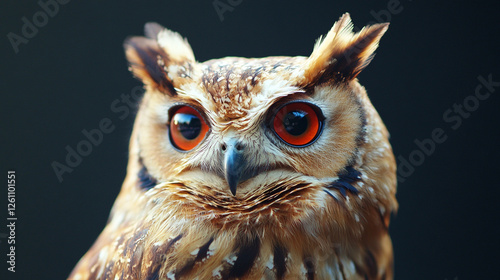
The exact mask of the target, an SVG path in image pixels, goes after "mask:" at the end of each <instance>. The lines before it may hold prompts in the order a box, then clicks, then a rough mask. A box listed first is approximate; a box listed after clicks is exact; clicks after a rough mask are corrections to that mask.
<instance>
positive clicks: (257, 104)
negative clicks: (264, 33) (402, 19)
mask: <svg viewBox="0 0 500 280" xmlns="http://www.w3.org/2000/svg"><path fill="white" fill-rule="evenodd" d="M387 27H388V24H376V25H372V26H368V27H365V28H363V29H362V30H361V31H360V32H358V33H354V32H353V31H352V29H353V24H352V22H351V19H350V16H349V14H347V13H346V14H344V15H343V16H342V17H341V18H340V19H339V20H338V21H337V22H336V23H335V24H334V26H333V27H332V29H331V30H330V31H329V32H328V34H327V35H326V36H325V37H324V38H320V39H319V40H318V41H317V43H316V45H315V46H314V50H313V52H312V54H311V55H310V56H309V57H266V58H257V59H256V58H253V59H247V58H237V57H226V58H222V59H214V60H209V61H206V62H204V63H198V62H196V60H195V57H194V54H193V51H192V49H191V47H190V45H189V44H188V42H187V40H186V39H184V38H182V36H181V35H179V34H178V33H176V32H173V31H170V30H168V29H166V28H164V27H162V26H160V25H158V24H156V23H148V24H146V26H145V34H146V36H147V38H146V37H131V38H129V39H127V40H126V41H125V51H126V55H127V59H128V60H129V62H130V69H131V71H132V72H133V73H134V75H135V76H136V77H138V78H139V79H140V80H142V81H143V83H144V84H145V86H146V87H147V89H148V91H158V92H161V93H163V94H166V95H169V96H179V97H184V98H187V99H193V100H195V101H197V102H199V103H201V104H203V107H204V108H206V109H208V110H210V111H212V113H214V114H215V115H216V116H217V117H218V118H219V120H221V121H231V120H234V119H242V118H245V117H248V116H249V112H251V110H252V108H260V109H262V107H263V106H267V105H269V104H270V103H271V102H274V101H275V100H276V99H278V98H280V97H282V96H286V95H289V94H292V93H294V92H306V91H308V90H309V89H311V88H314V87H315V86H317V85H321V84H324V83H330V84H332V85H345V84H349V83H350V82H351V81H352V80H355V78H356V76H357V75H358V74H359V73H360V72H361V71H362V70H363V69H364V68H365V67H366V66H367V65H368V63H369V62H370V61H371V59H372V57H373V54H374V51H375V49H376V48H377V46H378V42H379V40H380V38H381V36H382V35H383V34H384V33H385V31H386V30H387Z"/></svg>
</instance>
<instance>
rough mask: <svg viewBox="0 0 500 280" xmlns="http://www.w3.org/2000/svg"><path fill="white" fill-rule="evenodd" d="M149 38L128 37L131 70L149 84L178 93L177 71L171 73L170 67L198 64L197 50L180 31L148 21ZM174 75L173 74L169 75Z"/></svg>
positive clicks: (126, 50)
mask: <svg viewBox="0 0 500 280" xmlns="http://www.w3.org/2000/svg"><path fill="white" fill-rule="evenodd" d="M145 34H146V36H147V38H146V37H131V38H128V39H126V40H125V43H124V48H125V55H126V56H127V60H128V62H129V63H130V71H132V73H134V76H135V77H137V78H138V79H140V80H141V81H142V82H143V83H144V84H145V85H146V86H148V87H151V88H154V89H158V90H159V91H161V92H164V93H167V94H170V95H174V94H175V90H174V85H175V82H176V81H175V77H176V74H177V73H169V71H168V69H169V66H173V65H177V66H187V68H189V69H190V68H192V67H191V66H190V65H191V64H194V63H195V58H194V55H193V50H192V49H191V46H189V44H188V42H187V41H186V40H185V39H184V38H182V36H181V35H179V33H176V32H173V31H170V30H168V29H166V28H164V27H162V26H161V25H159V24H157V23H147V24H146V26H145ZM169 74H170V75H169Z"/></svg>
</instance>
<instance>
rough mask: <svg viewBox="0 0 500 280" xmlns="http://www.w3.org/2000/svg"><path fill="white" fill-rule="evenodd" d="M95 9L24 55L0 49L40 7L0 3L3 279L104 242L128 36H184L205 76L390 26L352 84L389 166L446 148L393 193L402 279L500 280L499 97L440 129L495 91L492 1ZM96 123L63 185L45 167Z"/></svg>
mask: <svg viewBox="0 0 500 280" xmlns="http://www.w3.org/2000/svg"><path fill="white" fill-rule="evenodd" d="M44 1H47V0H44ZM102 2H103V1H70V2H69V3H67V4H65V5H59V11H58V12H57V13H56V14H55V15H54V16H53V17H50V18H49V19H48V22H47V24H46V25H44V26H42V27H40V28H39V30H38V32H37V34H36V35H35V36H34V37H33V38H30V39H29V41H28V43H26V44H21V45H20V46H19V51H18V53H17V54H16V53H15V52H14V49H13V47H12V45H11V44H10V42H9V40H8V37H7V34H9V32H13V33H16V34H18V35H22V33H21V28H22V26H23V21H22V20H21V19H22V17H26V18H28V20H29V21H30V22H33V15H34V14H35V13H36V12H38V11H41V10H42V9H41V7H40V6H39V5H38V4H37V2H36V1H13V0H5V1H2V3H1V4H0V5H1V6H0V21H1V23H0V35H1V39H0V47H1V50H0V53H1V55H2V56H1V57H2V59H1V62H0V90H1V101H0V104H1V110H0V114H1V115H0V117H1V122H0V123H1V127H0V129H1V139H0V141H1V143H0V147H1V149H0V152H1V154H0V158H1V172H2V173H3V174H4V175H2V177H3V176H5V177H6V173H7V170H15V171H16V175H17V181H16V183H17V191H16V202H17V203H16V208H17V209H16V211H17V212H16V216H17V217H18V221H17V227H16V245H17V247H16V248H17V250H16V273H10V272H9V273H8V272H7V263H6V262H5V259H6V254H7V248H6V245H7V244H6V240H7V239H6V238H5V233H7V228H6V227H5V226H4V224H6V220H5V218H6V215H7V210H6V208H7V206H6V199H5V198H6V196H7V180H6V178H5V177H4V179H2V180H1V182H2V183H1V184H0V186H1V187H0V197H1V200H2V202H1V203H0V206H1V208H0V209H1V210H0V214H1V215H0V218H1V220H0V224H1V226H0V234H2V235H0V241H1V243H0V253H1V255H0V260H1V261H0V263H1V264H0V275H7V276H9V278H5V277H4V276H1V278H2V279H64V278H65V277H67V276H68V274H69V273H70V271H71V270H72V268H73V266H74V265H75V264H76V262H77V261H78V259H79V258H80V257H81V256H82V255H83V254H84V253H85V252H86V251H87V249H88V248H89V247H90V245H91V244H92V243H93V241H94V240H95V238H96V237H97V236H98V234H99V233H100V231H101V230H102V228H103V227H104V225H105V223H106V219H107V217H108V213H109V210H110V208H111V206H112V203H113V201H114V199H115V197H116V195H117V194H118V192H119V190H120V186H121V183H122V180H123V178H124V176H125V168H126V163H127V145H128V138H129V135H130V132H131V129H132V123H133V118H134V117H133V114H130V115H129V116H128V117H127V118H125V119H124V120H121V119H120V118H119V116H120V114H116V113H114V112H113V111H112V110H111V108H110V106H111V104H112V103H113V101H115V100H120V96H121V95H122V94H130V93H131V91H132V89H133V88H134V87H136V86H138V85H140V83H139V81H137V80H135V79H133V78H132V76H131V74H130V73H129V72H128V71H127V63H126V61H125V57H124V54H123V50H122V43H123V40H124V39H125V38H126V37H127V36H130V35H142V33H143V25H144V23H145V22H148V21H156V22H159V23H160V24H162V25H164V26H166V27H168V28H170V29H172V30H175V31H178V32H180V33H181V34H182V35H183V36H185V37H187V38H188V39H189V42H190V44H191V45H192V47H193V50H194V53H195V55H196V58H197V60H198V61H205V60H208V59H211V58H219V57H223V56H229V55H230V56H244V57H262V56H269V55H291V56H294V55H309V54H310V52H311V50H312V47H313V44H314V42H315V39H316V38H317V37H319V36H320V35H322V34H326V32H327V31H328V30H329V29H330V27H331V26H332V24H333V23H334V22H335V21H336V20H337V19H338V18H339V17H340V15H341V14H343V13H344V12H350V13H351V16H352V18H353V21H354V24H355V25H356V26H357V27H362V26H364V25H365V24H367V23H368V22H373V21H387V20H390V22H391V26H390V28H389V30H388V32H387V33H386V35H385V36H384V37H383V38H382V40H381V44H380V48H379V49H378V51H377V55H376V57H375V59H374V60H373V62H372V63H371V64H370V66H369V67H368V68H367V69H366V70H365V71H364V72H363V73H362V74H361V75H360V77H359V80H360V82H361V84H362V85H364V86H365V87H366V88H367V90H368V94H369V96H370V98H371V100H372V102H373V103H374V105H375V107H376V108H377V110H378V111H379V113H380V115H381V116H382V118H383V119H384V121H385V123H386V125H387V127H388V128H389V131H390V132H391V142H392V145H393V148H394V152H395V155H396V156H401V157H402V158H405V159H407V160H408V159H409V156H410V155H411V154H412V153H413V154H414V155H415V153H416V152H414V151H415V150H418V147H417V146H416V144H415V142H414V141H415V140H416V139H418V140H423V139H426V138H430V137H431V135H432V131H433V130H434V129H436V128H441V129H443V131H444V133H445V134H446V137H447V138H446V141H444V142H443V143H440V144H436V147H435V151H434V152H433V153H430V155H428V156H425V160H424V162H423V163H422V164H421V165H419V166H416V167H415V168H414V171H413V173H412V174H411V175H409V174H408V173H410V172H407V174H406V175H407V176H405V181H404V182H400V184H399V186H398V195H397V196H398V200H399V203H400V210H399V212H398V214H397V215H395V216H394V217H393V220H392V224H391V229H390V230H391V235H392V240H393V243H394V251H395V270H396V277H395V279H439V280H444V279H449V280H451V279H460V280H462V279H500V278H498V277H499V272H498V267H499V262H500V257H499V252H500V242H499V239H500V238H499V236H500V226H499V215H498V214H499V210H498V207H499V195H500V191H499V189H500V185H499V183H498V182H499V181H498V175H499V173H500V168H499V166H500V165H499V164H498V158H499V156H500V151H499V148H498V146H499V143H500V136H499V134H498V129H499V128H500V127H499V121H498V120H499V119H498V113H497V112H498V109H499V105H500V104H499V100H500V98H499V96H498V95H499V93H500V87H496V91H495V92H493V93H491V95H490V96H489V98H488V99H487V100H483V101H480V103H479V106H478V108H477V109H475V110H472V112H470V115H469V116H468V118H461V119H462V123H461V124H460V125H458V123H456V121H453V122H450V121H446V120H445V119H444V117H443V114H444V113H445V112H446V111H447V110H449V109H453V105H454V104H463V102H464V100H465V99H466V100H469V102H470V100H471V98H472V97H471V96H473V95H474V92H475V89H476V87H477V86H478V85H479V84H480V82H479V81H478V77H479V76H483V77H485V78H487V77H488V75H492V79H493V80H494V81H500V66H499V65H500V63H499V62H500V60H499V54H498V53H499V51H500V43H499V35H500V28H499V24H498V8H495V7H493V6H492V3H495V2H494V1H491V3H490V2H472V1H426V2H427V3H424V1H417V0H413V1H410V0H401V1H399V5H396V7H397V8H394V7H392V6H391V7H390V9H388V4H389V3H397V2H398V1H394V0H391V1H389V0H387V1H385V0H384V1H377V2H376V3H375V1H335V0H333V1H317V2H306V1H302V2H298V1H297V2H295V1H250V0H242V1H240V2H241V3H240V4H238V5H235V7H234V9H233V10H232V11H226V12H224V13H223V21H221V19H220V17H219V15H218V13H217V11H216V9H215V8H214V6H213V3H212V1H191V0H186V1H180V0H178V1H171V0H170V1H169V0H162V1H116V2H114V3H109V2H111V1H109V2H107V3H102ZM220 2H221V3H229V2H228V1H227V0H220ZM234 2H238V1H234V0H233V1H232V3H233V4H237V3H234ZM391 5H392V4H391ZM388 16H390V19H389V18H388ZM482 93H486V91H485V89H484V88H483V89H482ZM470 104H472V103H470ZM450 116H457V114H456V113H453V114H451V115H450ZM103 118H109V119H110V120H111V121H112V123H113V125H114V127H115V129H114V131H113V132H111V133H109V134H106V135H104V138H103V141H102V143H101V144H100V145H98V146H95V147H93V150H92V152H91V153H90V155H88V156H86V157H84V158H83V160H82V162H81V163H80V164H79V165H78V166H77V167H75V168H74V170H73V171H72V172H71V173H65V174H64V175H63V181H62V182H59V181H58V179H57V177H56V175H55V173H54V171H53V169H52V167H51V164H52V163H53V162H54V161H58V162H60V163H64V161H65V156H66V153H67V151H66V150H65V147H66V146H68V145H69V146H70V147H73V148H75V147H76V145H77V144H78V143H79V142H80V141H82V140H83V139H85V137H84V136H83V134H82V132H81V131H82V130H83V129H87V130H91V129H95V128H98V126H99V122H100V121H101V120H102V119H103ZM453 125H457V126H458V127H457V128H456V129H453V128H452V126H453ZM417 153H418V152H417ZM398 162H399V163H401V162H402V161H401V158H400V160H398ZM406 171H408V170H406Z"/></svg>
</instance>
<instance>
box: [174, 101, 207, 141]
mask: <svg viewBox="0 0 500 280" xmlns="http://www.w3.org/2000/svg"><path fill="white" fill-rule="evenodd" d="M183 106H188V107H190V108H192V109H193V110H195V111H196V112H198V114H200V116H201V117H202V118H203V120H204V121H205V123H206V124H207V125H208V127H209V128H211V125H210V122H207V117H206V115H205V112H204V111H203V110H200V109H198V106H194V105H193V104H190V103H184V102H176V103H174V104H173V105H172V106H170V107H169V108H168V110H167V112H168V113H167V114H168V122H167V125H170V121H171V120H172V117H173V116H174V115H175V113H176V112H177V110H179V109H180V108H182V107H183ZM209 132H210V130H209ZM207 134H208V133H207Z"/></svg>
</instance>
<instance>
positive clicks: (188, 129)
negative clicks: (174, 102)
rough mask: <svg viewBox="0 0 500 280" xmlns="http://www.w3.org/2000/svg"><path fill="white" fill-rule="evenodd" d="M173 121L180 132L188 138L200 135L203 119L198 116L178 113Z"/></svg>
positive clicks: (191, 138)
mask: <svg viewBox="0 0 500 280" xmlns="http://www.w3.org/2000/svg"><path fill="white" fill-rule="evenodd" d="M173 121H174V124H175V126H177V128H178V129H179V132H180V133H181V134H182V136H183V137H184V138H186V139H187V140H193V139H195V138H196V137H198V135H200V132H201V120H200V119H199V118H198V117H197V116H194V115H191V114H183V113H178V114H176V115H175V117H174V120H173Z"/></svg>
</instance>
